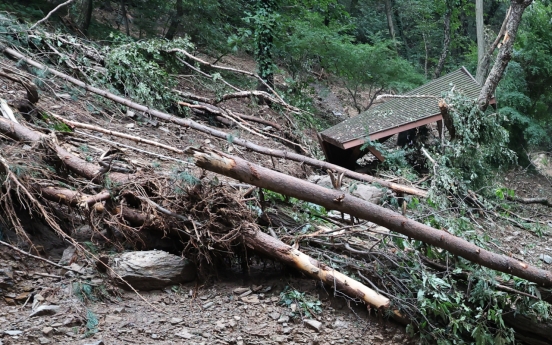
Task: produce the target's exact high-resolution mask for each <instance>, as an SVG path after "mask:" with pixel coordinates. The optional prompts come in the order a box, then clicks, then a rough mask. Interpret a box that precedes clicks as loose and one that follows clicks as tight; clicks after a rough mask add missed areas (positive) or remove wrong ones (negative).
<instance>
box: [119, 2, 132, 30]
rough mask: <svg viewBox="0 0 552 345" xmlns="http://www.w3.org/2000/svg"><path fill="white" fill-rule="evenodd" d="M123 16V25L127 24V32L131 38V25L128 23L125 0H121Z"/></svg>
mask: <svg viewBox="0 0 552 345" xmlns="http://www.w3.org/2000/svg"><path fill="white" fill-rule="evenodd" d="M121 16H122V19H123V23H124V24H125V32H126V35H127V36H130V24H129V22H128V14H127V10H126V4H125V0H121Z"/></svg>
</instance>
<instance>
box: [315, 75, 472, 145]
mask: <svg viewBox="0 0 552 345" xmlns="http://www.w3.org/2000/svg"><path fill="white" fill-rule="evenodd" d="M453 87H454V89H455V91H457V92H461V93H463V94H464V95H466V96H467V97H471V98H476V97H478V96H479V92H480V91H481V86H479V84H478V83H477V81H476V80H475V78H473V76H472V75H471V74H470V73H469V72H468V71H467V70H466V69H465V68H464V67H462V68H460V69H458V70H456V71H454V72H452V73H449V74H447V75H445V76H442V77H440V78H438V79H435V80H432V81H430V82H429V83H427V84H425V85H422V86H420V87H418V88H416V89H414V90H412V91H410V92H408V93H406V94H404V95H405V96H407V95H428V96H436V97H441V96H442V93H443V92H447V91H450V90H451V89H452V88H453ZM439 113H440V112H439V106H438V101H437V100H436V99H434V98H391V99H390V100H389V101H387V102H385V103H383V104H381V105H378V106H374V107H371V108H370V109H368V110H367V111H365V112H363V113H361V114H359V115H357V116H355V117H352V118H350V119H347V120H345V121H343V122H341V123H339V124H337V125H335V126H333V127H331V128H328V129H326V130H325V131H323V132H321V134H322V138H324V137H328V138H331V139H333V140H334V141H336V142H339V143H341V144H343V143H346V142H349V141H351V140H355V139H359V138H363V137H366V133H367V132H368V133H370V135H374V134H376V133H378V132H382V131H385V130H388V129H391V128H396V127H401V126H405V125H407V124H409V123H412V122H415V121H419V120H423V119H425V118H428V117H431V116H435V115H437V114H439Z"/></svg>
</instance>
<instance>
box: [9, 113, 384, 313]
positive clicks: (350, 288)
mask: <svg viewBox="0 0 552 345" xmlns="http://www.w3.org/2000/svg"><path fill="white" fill-rule="evenodd" d="M0 131H1V132H4V133H6V134H8V135H9V134H11V135H9V136H10V137H12V138H14V139H16V140H22V141H30V142H37V141H39V140H41V139H44V138H45V137H46V136H45V135H43V134H41V133H38V132H35V131H33V130H30V129H28V128H26V127H24V126H23V125H20V124H16V123H13V122H9V121H8V120H5V119H0ZM54 149H55V150H56V152H57V153H58V155H60V158H62V160H63V162H65V163H66V164H67V165H68V166H69V167H70V168H71V169H72V170H74V171H75V172H76V173H77V174H79V175H81V176H83V177H86V178H89V179H93V178H95V176H96V175H97V171H96V170H97V167H96V166H95V165H94V164H91V163H88V162H85V161H84V160H81V159H80V158H78V157H76V156H74V155H72V154H71V153H69V152H67V151H66V150H64V149H62V148H60V147H58V146H54ZM110 177H111V178H112V175H110ZM130 179H132V177H131V175H125V174H117V179H116V180H115V179H113V180H114V181H121V182H127V181H130ZM35 189H36V190H37V191H38V192H39V194H40V195H41V196H42V197H43V198H44V199H46V200H50V201H54V202H57V203H60V204H65V205H68V206H78V207H90V206H92V205H95V204H96V203H99V202H101V201H106V200H108V199H110V198H111V194H110V193H109V192H101V193H99V194H97V195H86V194H83V193H80V192H77V191H71V190H69V189H63V188H56V187H40V186H36V188H35ZM110 212H111V213H112V214H114V215H118V216H120V217H122V218H123V219H125V220H126V221H127V222H129V223H130V224H131V225H132V226H139V227H142V226H148V227H152V226H153V227H155V226H154V225H153V223H155V222H154V221H153V220H152V219H151V218H150V217H149V215H147V214H143V213H140V212H139V211H137V210H134V209H129V208H122V207H119V206H115V207H113V208H111V209H110ZM169 233H170V234H173V235H176V234H178V231H169ZM246 244H247V245H248V246H249V247H250V248H251V249H253V250H255V251H257V252H259V253H262V254H264V255H267V256H269V257H272V258H274V259H276V260H279V261H281V262H283V263H285V264H288V265H290V266H293V267H295V268H297V269H299V270H301V271H303V272H305V273H306V274H307V275H309V276H311V277H313V278H316V279H320V280H321V281H323V282H324V283H326V284H329V285H330V286H332V287H334V288H335V289H339V290H340V291H342V292H344V293H346V294H347V295H349V296H350V297H355V298H360V299H362V300H363V301H364V302H366V303H368V304H369V305H372V306H374V307H376V308H378V309H379V308H383V309H386V308H388V307H389V305H390V301H389V299H388V298H386V297H384V296H382V295H380V294H378V293H377V292H376V291H374V290H372V289H370V288H368V287H366V286H365V285H363V284H362V283H360V282H358V281H356V280H354V279H352V278H349V277H347V276H345V275H343V274H342V273H339V272H337V271H335V270H334V269H332V268H331V267H328V266H326V265H324V264H322V263H320V262H318V261H317V260H315V259H313V258H311V257H309V256H307V255H305V254H303V253H301V252H299V251H297V250H295V249H293V248H291V247H290V246H288V245H287V244H285V243H283V242H281V241H280V240H277V239H274V238H273V237H271V236H269V235H266V234H264V233H262V232H260V231H257V232H255V233H254V234H252V235H249V236H247V237H246Z"/></svg>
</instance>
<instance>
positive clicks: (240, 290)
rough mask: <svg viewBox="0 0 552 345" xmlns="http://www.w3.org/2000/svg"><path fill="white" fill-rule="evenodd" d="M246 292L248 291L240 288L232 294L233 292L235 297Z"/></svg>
mask: <svg viewBox="0 0 552 345" xmlns="http://www.w3.org/2000/svg"><path fill="white" fill-rule="evenodd" d="M246 291H249V288H246V287H245V288H244V287H241V288H236V289H234V290H233V291H232V292H234V293H235V294H236V295H241V294H242V293H244V292H246Z"/></svg>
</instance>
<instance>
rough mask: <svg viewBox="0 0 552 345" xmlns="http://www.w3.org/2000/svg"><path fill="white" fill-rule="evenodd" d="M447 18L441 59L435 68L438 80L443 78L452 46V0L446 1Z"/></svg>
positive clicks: (444, 23) (445, 18)
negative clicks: (442, 74) (444, 67)
mask: <svg viewBox="0 0 552 345" xmlns="http://www.w3.org/2000/svg"><path fill="white" fill-rule="evenodd" d="M445 6H446V7H445V16H444V18H443V50H442V52H441V56H440V57H439V62H438V63H437V66H436V67H435V72H434V73H433V78H434V79H437V78H439V77H440V76H441V72H442V71H443V66H445V60H446V59H447V55H448V51H449V46H450V19H451V17H452V0H446V1H445Z"/></svg>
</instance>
